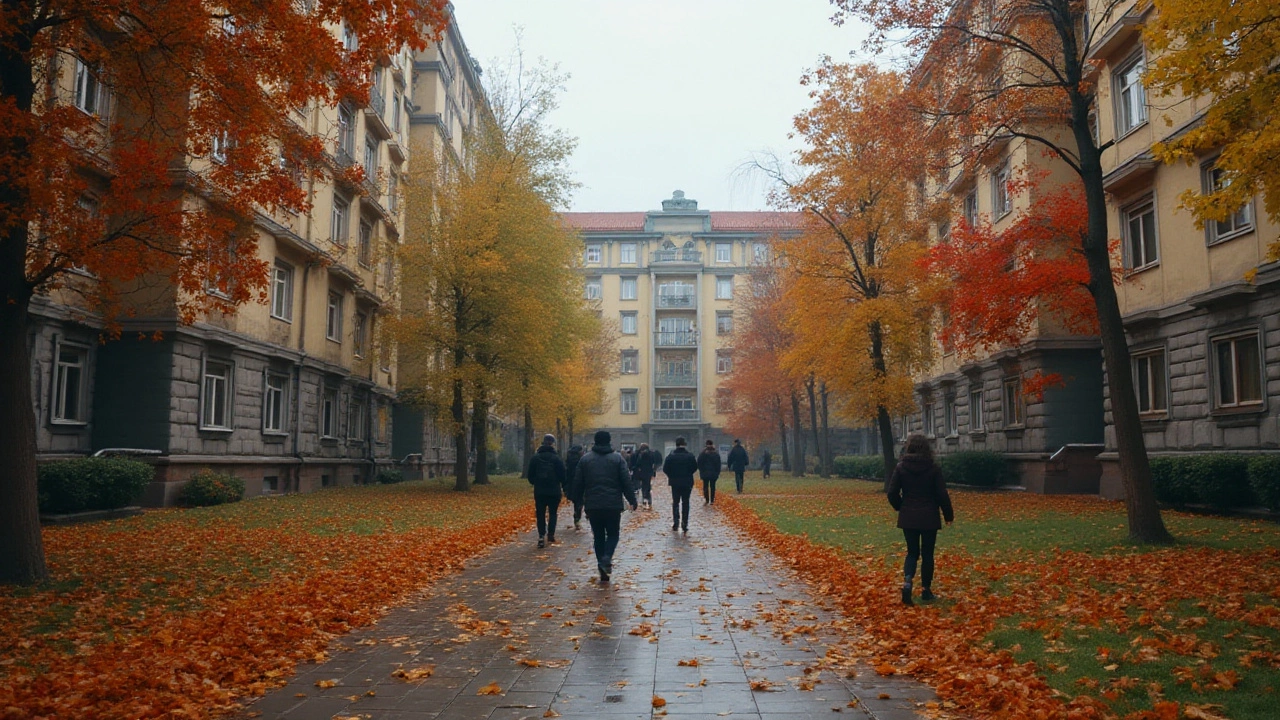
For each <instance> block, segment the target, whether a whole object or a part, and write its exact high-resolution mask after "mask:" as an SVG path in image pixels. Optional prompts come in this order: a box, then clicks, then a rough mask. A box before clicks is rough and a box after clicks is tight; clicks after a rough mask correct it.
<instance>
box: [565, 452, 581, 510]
mask: <svg viewBox="0 0 1280 720" xmlns="http://www.w3.org/2000/svg"><path fill="white" fill-rule="evenodd" d="M580 460H582V446H581V445H570V446H569V452H567V453H565V454H564V476H565V482H564V496H565V498H567V499H568V500H569V502H572V503H573V529H574V530H581V529H582V500H581V499H580V498H575V497H574V496H573V476H574V473H576V472H578V462H579V461H580Z"/></svg>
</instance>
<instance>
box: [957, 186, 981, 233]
mask: <svg viewBox="0 0 1280 720" xmlns="http://www.w3.org/2000/svg"><path fill="white" fill-rule="evenodd" d="M961 211H962V212H963V214H964V221H965V223H966V224H967V225H969V227H973V226H974V225H977V224H978V191H977V190H970V191H969V193H968V194H967V195H965V196H964V204H963V207H962V210H961Z"/></svg>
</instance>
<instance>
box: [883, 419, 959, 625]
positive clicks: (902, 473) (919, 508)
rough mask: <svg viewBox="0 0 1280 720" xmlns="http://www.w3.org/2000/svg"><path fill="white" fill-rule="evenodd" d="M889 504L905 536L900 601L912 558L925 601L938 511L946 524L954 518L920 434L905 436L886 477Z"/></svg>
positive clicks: (907, 592) (911, 574)
mask: <svg viewBox="0 0 1280 720" xmlns="http://www.w3.org/2000/svg"><path fill="white" fill-rule="evenodd" d="M889 504H890V505H892V506H893V509H894V510H897V511H898V527H899V528H901V529H902V534H903V536H904V537H905V538H906V540H907V558H906V560H905V561H904V562H903V563H902V577H903V582H902V604H904V605H913V604H914V603H912V602H911V584H912V582H914V580H915V575H916V561H917V560H920V581H921V584H922V585H923V586H924V588H923V590H922V591H921V592H920V599H921V600H924V601H926V602H927V601H929V600H933V599H934V594H933V589H932V585H933V548H934V545H935V544H936V543H937V540H938V530H940V529H942V523H941V521H939V520H938V511H939V510H941V511H942V516H943V518H944V519H945V520H946V521H947V524H948V525H950V524H951V522H952V521H953V520H954V519H955V511H954V510H952V508H951V496H950V495H948V494H947V483H946V481H944V480H943V479H942V471H941V470H939V469H938V465H937V463H935V462H934V461H933V449H932V448H931V447H929V440H928V439H927V438H925V436H923V435H912V436H911V437H909V438H907V447H906V451H905V452H904V453H903V455H902V459H901V460H899V461H898V466H897V467H895V468H894V469H893V476H892V477H891V478H890V479H889Z"/></svg>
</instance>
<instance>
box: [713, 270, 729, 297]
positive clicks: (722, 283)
mask: <svg viewBox="0 0 1280 720" xmlns="http://www.w3.org/2000/svg"><path fill="white" fill-rule="evenodd" d="M716 299H717V300H732V299H733V276H732V275H729V276H724V275H718V276H716Z"/></svg>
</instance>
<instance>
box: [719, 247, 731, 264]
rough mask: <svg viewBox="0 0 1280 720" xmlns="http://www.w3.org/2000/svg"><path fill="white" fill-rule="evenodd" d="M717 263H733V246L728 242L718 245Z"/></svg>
mask: <svg viewBox="0 0 1280 720" xmlns="http://www.w3.org/2000/svg"><path fill="white" fill-rule="evenodd" d="M716 262H718V263H729V262H733V245H731V244H729V243H727V242H718V243H716Z"/></svg>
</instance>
